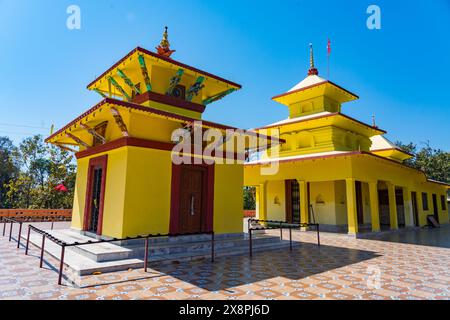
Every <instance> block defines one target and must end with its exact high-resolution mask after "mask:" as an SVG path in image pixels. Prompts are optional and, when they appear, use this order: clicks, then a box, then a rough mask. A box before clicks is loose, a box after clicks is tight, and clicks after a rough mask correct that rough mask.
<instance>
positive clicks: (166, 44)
mask: <svg viewBox="0 0 450 320" xmlns="http://www.w3.org/2000/svg"><path fill="white" fill-rule="evenodd" d="M159 45H160V46H161V47H163V48H169V47H170V42H169V34H168V33H167V27H165V29H164V33H163V38H162V40H161V43H160V44H159Z"/></svg>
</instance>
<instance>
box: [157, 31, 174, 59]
mask: <svg viewBox="0 0 450 320" xmlns="http://www.w3.org/2000/svg"><path fill="white" fill-rule="evenodd" d="M156 50H157V51H158V54H159V55H161V56H164V57H167V58H170V56H171V55H172V53H174V52H175V50H170V42H169V34H168V32H167V27H165V29H164V33H163V38H162V40H161V43H160V44H159V46H157V47H156Z"/></svg>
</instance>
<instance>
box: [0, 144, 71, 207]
mask: <svg viewBox="0 0 450 320" xmlns="http://www.w3.org/2000/svg"><path fill="white" fill-rule="evenodd" d="M10 158H11V162H12V163H13V164H16V168H18V170H17V173H16V174H15V176H14V178H12V179H9V180H8V181H7V182H5V183H3V184H2V186H3V187H2V190H4V192H5V198H4V201H3V203H0V205H1V206H2V207H8V208H23V209H63V208H71V207H72V201H73V191H74V186H75V176H76V166H75V164H74V162H73V156H72V155H71V154H70V153H69V152H67V151H65V150H61V149H59V148H57V147H55V146H52V145H47V144H45V143H44V141H43V139H42V136H40V135H36V136H33V137H29V138H26V139H25V140H23V141H22V143H21V144H20V145H19V147H18V148H13V149H12V151H11V153H10ZM0 166H2V167H3V164H0ZM59 184H63V185H64V186H65V187H66V188H67V189H68V192H61V191H57V190H55V187H56V186H57V185H59Z"/></svg>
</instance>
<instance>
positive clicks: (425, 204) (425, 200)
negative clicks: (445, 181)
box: [422, 192, 428, 211]
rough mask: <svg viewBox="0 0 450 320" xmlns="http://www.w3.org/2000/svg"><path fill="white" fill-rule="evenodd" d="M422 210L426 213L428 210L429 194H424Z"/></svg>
mask: <svg viewBox="0 0 450 320" xmlns="http://www.w3.org/2000/svg"><path fill="white" fill-rule="evenodd" d="M422 208H423V210H424V211H427V210H428V194H427V193H425V192H422Z"/></svg>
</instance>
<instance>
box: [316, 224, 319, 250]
mask: <svg viewBox="0 0 450 320" xmlns="http://www.w3.org/2000/svg"><path fill="white" fill-rule="evenodd" d="M316 229H317V245H318V246H319V247H320V232H319V225H318V224H317V225H316Z"/></svg>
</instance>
